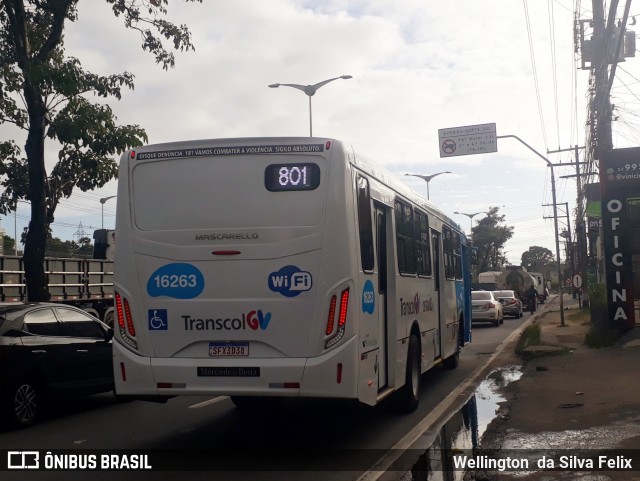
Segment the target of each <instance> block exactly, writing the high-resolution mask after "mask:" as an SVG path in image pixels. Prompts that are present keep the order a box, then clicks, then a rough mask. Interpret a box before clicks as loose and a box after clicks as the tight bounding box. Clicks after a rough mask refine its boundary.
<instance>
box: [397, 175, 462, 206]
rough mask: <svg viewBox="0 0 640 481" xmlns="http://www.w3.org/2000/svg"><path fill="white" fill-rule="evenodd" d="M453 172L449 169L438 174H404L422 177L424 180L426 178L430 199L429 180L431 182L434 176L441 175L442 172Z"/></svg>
mask: <svg viewBox="0 0 640 481" xmlns="http://www.w3.org/2000/svg"><path fill="white" fill-rule="evenodd" d="M450 173H451V172H449V171H448V170H447V171H445V172H438V173H436V174H431V175H420V174H404V175H405V176H406V175H410V176H412V177H420V178H421V179H422V180H424V181H425V182H426V183H427V200H430V199H429V182H431V179H433V178H434V177H437V176H439V175H440V174H450Z"/></svg>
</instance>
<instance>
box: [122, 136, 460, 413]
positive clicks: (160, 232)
mask: <svg viewBox="0 0 640 481" xmlns="http://www.w3.org/2000/svg"><path fill="white" fill-rule="evenodd" d="M116 233H117V238H118V255H117V256H116V259H115V268H114V270H115V291H116V294H115V295H116V312H117V320H118V322H117V324H116V326H115V331H116V332H115V337H114V339H115V341H114V345H113V352H114V372H115V374H116V392H117V393H118V394H121V395H131V396H138V397H143V398H146V399H151V400H153V399H154V398H155V399H166V398H168V397H171V396H177V395H229V396H231V399H232V400H233V402H234V403H235V404H236V405H237V406H240V407H247V406H252V405H255V404H256V403H257V402H258V400H264V398H265V397H330V398H349V399H357V400H359V401H361V402H362V403H365V404H369V405H375V404H376V403H378V402H380V401H381V400H382V399H384V398H385V397H387V396H388V395H389V394H391V393H393V392H395V391H398V390H400V391H401V392H402V394H401V395H400V396H401V397H400V398H399V399H400V400H401V401H402V405H403V406H404V407H405V408H406V409H407V410H412V409H415V408H416V406H417V404H418V400H419V389H420V377H421V376H420V375H421V373H424V372H425V371H427V370H428V369H430V368H432V367H434V366H435V365H437V364H441V363H442V364H444V365H445V366H446V367H449V368H454V367H455V366H456V365H457V363H458V357H459V352H460V349H461V347H462V346H463V345H464V343H465V342H467V341H469V340H470V326H471V322H470V321H471V315H470V312H471V311H470V300H469V298H470V286H469V281H470V279H469V275H468V272H469V266H468V260H467V255H466V250H467V245H466V239H465V236H464V234H463V232H462V230H461V229H460V226H459V225H458V224H457V223H456V222H454V221H453V220H451V219H450V218H449V217H447V216H446V215H445V214H443V213H442V212H441V211H440V210H438V209H437V208H436V207H435V206H434V205H433V204H431V203H430V202H428V201H427V200H425V199H424V198H422V197H420V196H418V195H417V194H416V193H414V192H413V191H412V190H411V189H409V188H408V187H407V186H406V185H405V184H403V183H402V182H400V181H398V180H397V179H396V178H394V177H393V176H392V175H391V174H389V173H388V172H386V171H385V170H384V169H381V168H380V167H378V166H375V165H373V164H371V163H369V162H368V161H366V160H364V159H363V158H362V157H360V156H358V155H357V154H356V153H354V152H353V150H352V149H351V148H350V147H349V146H348V145H347V144H344V143H342V142H340V141H338V140H333V139H324V138H322V139H321V138H250V139H224V140H201V141H189V142H176V143H167V144H159V145H148V146H144V147H140V148H138V149H136V150H132V151H129V152H126V153H125V154H124V155H123V156H122V159H121V161H120V171H119V186H118V205H117V222H116Z"/></svg>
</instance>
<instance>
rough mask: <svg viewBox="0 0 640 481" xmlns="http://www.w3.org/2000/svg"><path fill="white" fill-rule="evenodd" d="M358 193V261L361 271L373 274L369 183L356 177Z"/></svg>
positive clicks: (363, 178)
mask: <svg viewBox="0 0 640 481" xmlns="http://www.w3.org/2000/svg"><path fill="white" fill-rule="evenodd" d="M356 184H357V185H356V188H357V191H358V232H359V234H360V261H361V263H362V270H363V271H365V272H373V263H374V258H373V227H372V223H371V197H370V195H369V181H368V180H367V179H366V178H365V177H362V176H361V175H358V178H357V181H356Z"/></svg>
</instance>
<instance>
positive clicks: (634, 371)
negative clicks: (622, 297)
mask: <svg viewBox="0 0 640 481" xmlns="http://www.w3.org/2000/svg"><path fill="white" fill-rule="evenodd" d="M565 299H567V297H565ZM566 304H568V306H569V309H568V310H565V311H564V313H565V316H564V318H565V319H564V321H565V326H564V327H561V326H560V324H561V322H560V321H561V319H560V311H559V308H558V306H557V300H556V303H555V304H554V305H550V306H549V307H548V308H547V310H546V312H545V313H541V314H539V315H538V316H536V318H535V319H534V321H533V322H532V325H538V326H539V327H540V343H541V344H542V345H543V346H549V347H548V348H544V347H543V348H534V349H530V350H529V355H530V356H532V357H533V358H532V359H529V360H527V361H524V363H523V367H522V370H523V375H522V377H521V379H520V380H519V381H517V382H513V383H511V384H509V385H508V386H506V387H505V388H504V390H503V393H502V394H503V396H504V398H505V399H506V401H505V402H503V403H502V404H501V408H500V413H499V415H498V416H497V417H496V419H495V420H494V421H493V422H492V423H491V425H490V427H489V429H488V430H487V432H486V433H485V435H484V436H483V438H482V442H481V447H483V448H492V449H493V448H498V449H614V448H616V449H640V328H636V329H634V330H632V331H630V332H629V333H627V334H626V335H625V336H624V337H623V338H621V339H619V340H618V341H617V342H616V343H615V344H614V345H613V346H610V347H602V348H592V347H588V346H587V345H586V344H585V338H586V336H587V333H588V332H589V330H590V327H591V319H590V317H589V314H588V311H585V310H580V309H578V306H577V302H571V300H569V301H568V302H566ZM536 350H538V351H540V350H541V351H542V352H535V351H536ZM531 351H533V354H532V353H531ZM510 356H511V355H510ZM508 361H509V362H512V361H513V357H512V356H511V358H510V359H508ZM521 362H522V361H521ZM550 474H551V473H548V472H547V473H540V472H539V473H532V474H530V475H529V476H526V477H524V478H523V477H522V476H519V477H518V479H526V480H532V479H582V478H571V477H569V478H566V477H562V476H560V475H559V474H558V476H559V477H553V476H552V477H550ZM565 474H566V473H565ZM602 474H606V477H604V478H602V479H640V473H638V472H634V473H633V475H635V476H636V477H634V476H633V475H632V473H628V472H627V473H624V472H622V473H621V472H606V473H602ZM540 476H543V477H540ZM544 476H546V478H545V477H544ZM554 476H555V475H554ZM500 479H503V477H500ZM504 479H510V478H504ZM599 479H600V478H599Z"/></svg>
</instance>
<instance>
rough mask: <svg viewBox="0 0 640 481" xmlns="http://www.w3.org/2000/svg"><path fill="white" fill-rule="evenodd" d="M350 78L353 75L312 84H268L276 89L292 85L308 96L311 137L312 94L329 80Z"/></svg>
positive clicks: (311, 133) (310, 134)
mask: <svg viewBox="0 0 640 481" xmlns="http://www.w3.org/2000/svg"><path fill="white" fill-rule="evenodd" d="M350 78H353V77H352V76H351V75H341V76H340V77H334V78H330V79H327V80H323V81H322V82H318V83H317V84H313V85H300V84H280V83H275V84H271V85H269V88H272V89H277V88H278V87H280V86H282V87H292V88H294V89H298V90H301V91H302V92H304V93H305V94H306V95H307V96H308V97H309V137H313V121H312V118H311V97H313V95H314V94H315V93H316V92H317V91H318V89H319V88H320V87H322V86H323V85H327V84H328V83H329V82H333V81H334V80H339V79H343V80H347V79H350Z"/></svg>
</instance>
